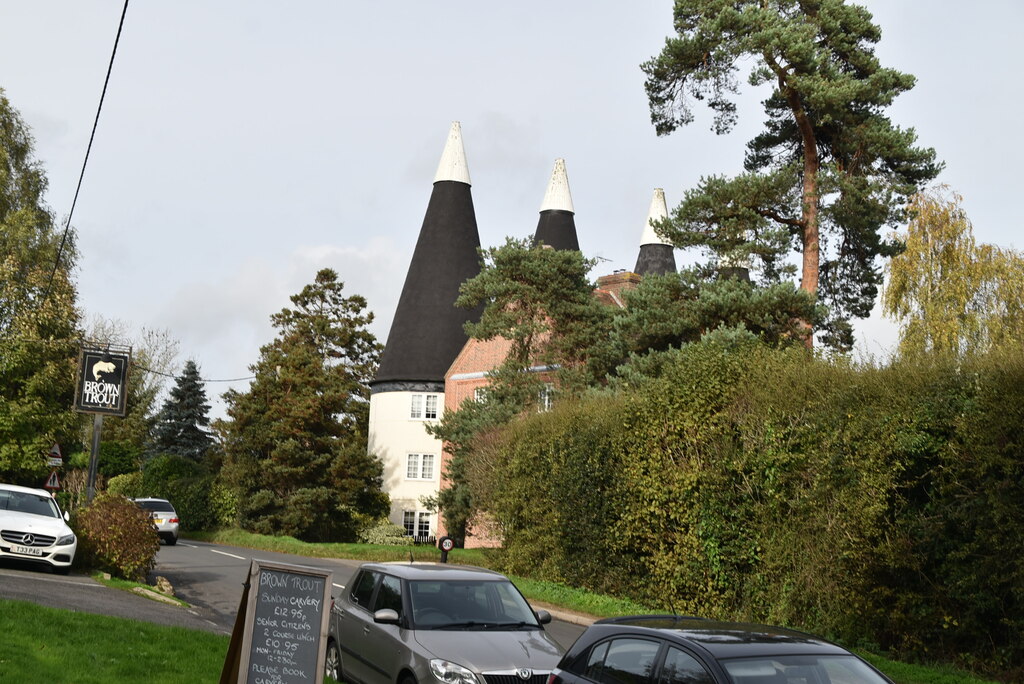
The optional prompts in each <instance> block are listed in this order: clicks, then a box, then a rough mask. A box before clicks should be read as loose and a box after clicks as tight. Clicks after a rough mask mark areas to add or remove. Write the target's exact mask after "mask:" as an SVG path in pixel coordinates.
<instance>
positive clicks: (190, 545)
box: [178, 541, 199, 549]
mask: <svg viewBox="0 0 1024 684" xmlns="http://www.w3.org/2000/svg"><path fill="white" fill-rule="evenodd" d="M178 543H179V544H181V545H182V546H187V547H188V548H190V549H198V548H199V547H198V546H196V545H195V544H186V543H185V542H182V541H179V542H178Z"/></svg>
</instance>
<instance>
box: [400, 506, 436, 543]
mask: <svg viewBox="0 0 1024 684" xmlns="http://www.w3.org/2000/svg"><path fill="white" fill-rule="evenodd" d="M402 527H404V528H405V534H406V536H407V537H416V538H417V539H421V540H425V539H428V538H429V537H430V513H429V512H428V511H402Z"/></svg>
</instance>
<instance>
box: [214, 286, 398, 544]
mask: <svg viewBox="0 0 1024 684" xmlns="http://www.w3.org/2000/svg"><path fill="white" fill-rule="evenodd" d="M343 288H344V283H342V282H340V281H339V280H338V275H337V273H335V272H334V271H333V270H331V269H323V270H321V271H319V272H318V273H317V274H316V279H315V281H314V282H313V283H312V284H310V285H307V286H306V287H305V288H303V290H302V291H301V292H300V293H299V294H297V295H293V296H292V297H291V301H292V303H293V304H294V305H295V308H294V309H289V308H285V309H282V310H281V311H280V312H279V313H276V314H274V315H273V316H271V323H272V324H273V326H274V327H275V328H276V329H277V330H278V336H277V337H276V338H275V339H274V340H273V341H272V342H270V343H269V344H267V345H264V346H263V347H262V348H261V349H260V359H259V361H258V362H257V363H256V364H255V365H254V366H251V367H250V369H251V370H252V371H253V373H254V374H255V376H256V378H255V379H254V380H253V382H252V384H251V385H250V387H249V390H248V391H247V392H235V391H230V392H228V393H227V394H225V399H226V401H227V404H228V416H229V417H230V420H229V421H225V422H224V423H222V424H221V425H220V426H219V429H220V431H221V433H222V434H223V435H224V437H225V441H224V458H225V465H224V468H225V474H226V475H227V477H228V479H229V481H230V482H231V483H232V485H233V486H234V488H235V490H236V491H237V493H238V496H239V501H240V511H239V514H240V519H241V524H242V526H243V527H244V528H246V529H249V530H252V531H254V532H258V533H262V534H287V535H291V536H294V537H298V538H300V539H305V540H309V541H351V540H354V538H355V534H356V532H357V530H358V528H359V526H360V525H361V524H363V523H364V522H367V521H369V520H372V519H374V518H377V517H379V516H382V515H385V514H386V513H387V511H388V509H389V507H390V504H389V502H388V497H387V495H386V494H384V493H383V492H382V490H381V486H382V479H383V465H382V463H381V462H380V460H379V459H378V458H376V457H375V456H373V455H372V454H367V453H366V440H367V423H368V420H369V401H368V399H369V382H370V380H371V379H372V378H373V375H374V373H375V371H376V367H377V360H378V358H379V356H380V352H381V345H380V344H379V343H378V342H377V340H376V338H375V337H374V336H373V334H372V333H370V332H369V331H368V330H366V326H367V325H369V324H370V323H371V322H372V320H373V314H372V313H370V312H364V310H365V308H366V300H365V299H364V298H363V297H361V296H359V295H352V296H350V297H345V296H344V295H343V292H342V290H343Z"/></svg>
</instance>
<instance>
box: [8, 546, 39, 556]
mask: <svg viewBox="0 0 1024 684" xmlns="http://www.w3.org/2000/svg"><path fill="white" fill-rule="evenodd" d="M11 551H13V552H14V553H21V554H24V555H26V556H42V555H43V550H42V549H40V548H37V547H35V546H12V547H11Z"/></svg>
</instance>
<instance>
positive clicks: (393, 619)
mask: <svg viewBox="0 0 1024 684" xmlns="http://www.w3.org/2000/svg"><path fill="white" fill-rule="evenodd" d="M373 621H374V622H376V623H377V624H380V625H397V624H398V611H396V610H392V609H391V608H381V609H380V610H378V611H377V612H376V613H374V614H373Z"/></svg>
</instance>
